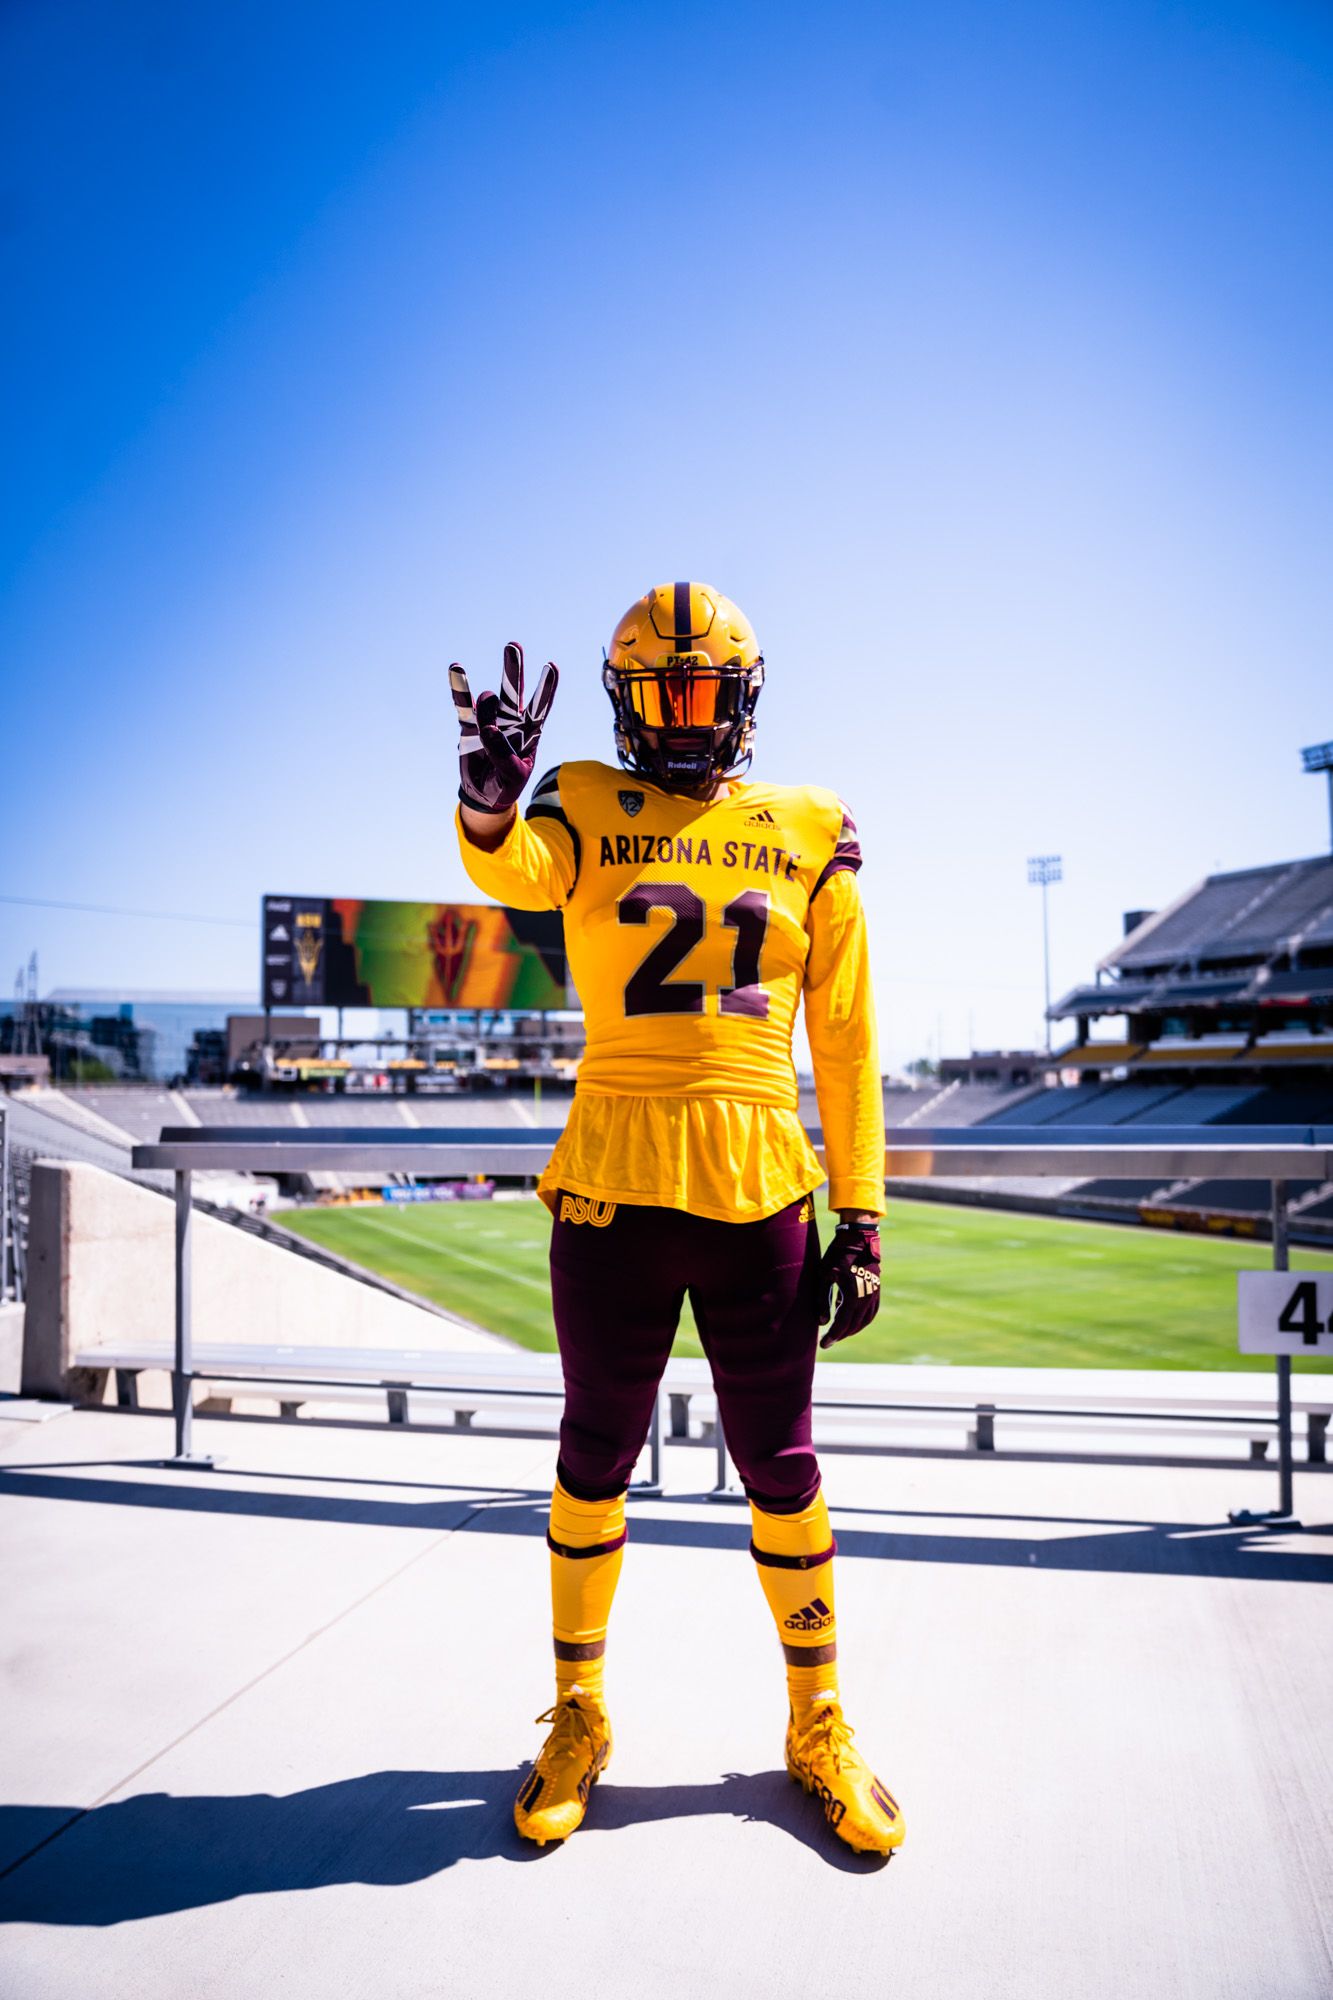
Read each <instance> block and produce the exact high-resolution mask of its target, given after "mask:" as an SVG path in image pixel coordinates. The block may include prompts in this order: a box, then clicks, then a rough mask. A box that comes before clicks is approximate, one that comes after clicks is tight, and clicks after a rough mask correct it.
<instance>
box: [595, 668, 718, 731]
mask: <svg viewBox="0 0 1333 2000" xmlns="http://www.w3.org/2000/svg"><path fill="white" fill-rule="evenodd" d="M620 680H621V685H622V686H623V687H624V688H625V690H626V691H627V693H628V695H629V699H630V706H631V707H632V708H633V710H634V713H635V714H636V715H637V716H638V718H639V720H640V721H641V722H644V723H646V724H647V725H648V727H649V728H650V729H712V728H716V727H717V726H718V725H719V724H726V723H732V722H735V721H737V720H738V719H739V717H740V716H741V714H742V712H743V708H744V697H745V686H746V677H745V675H744V674H741V673H724V672H722V671H721V670H720V669H719V668H717V667H653V668H645V669H644V670H642V671H641V672H638V673H626V674H622V675H621V676H620Z"/></svg>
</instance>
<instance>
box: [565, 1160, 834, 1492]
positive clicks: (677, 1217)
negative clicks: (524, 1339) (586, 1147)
mask: <svg viewBox="0 0 1333 2000" xmlns="http://www.w3.org/2000/svg"><path fill="white" fill-rule="evenodd" d="M609 1207H610V1204H608V1203H598V1202H591V1201H585V1200H583V1199H582V1198H580V1197H578V1196H574V1197H572V1198H570V1197H566V1196H565V1195H563V1194H562V1195H560V1196H559V1197H558V1199H557V1202H556V1220H555V1223H554V1225H553V1228H552V1231H551V1298H552V1303H553V1305H554V1308H555V1330H556V1336H557V1338H558V1340H559V1342H560V1359H561V1362H562V1363H563V1366H564V1375H565V1413H564V1417H563V1420H562V1422H561V1425H560V1463H559V1476H560V1479H561V1482H562V1484H563V1485H564V1487H565V1490H566V1491H567V1492H569V1493H572V1494H573V1495H574V1496H575V1498H576V1499H580V1500H602V1499H610V1498H611V1497H612V1496H613V1495H614V1494H617V1493H620V1492H623V1490H624V1488H625V1486H626V1485H627V1484H628V1481H629V1476H630V1473H631V1472H632V1471H633V1469H634V1462H635V1460H636V1459H637V1458H638V1456H639V1453H640V1451H641V1450H642V1449H643V1443H644V1439H645V1438H646V1436H647V1434H648V1425H649V1422H650V1421H651V1418H652V1412H653V1401H654V1398H655V1396H656V1394H657V1386H658V1383H659V1382H660V1381H661V1379H662V1371H663V1369H664V1368H665V1366H666V1362H667V1356H668V1355H669V1354H670V1352H671V1342H672V1339H673V1338H674V1335H675V1332H676V1326H677V1323H678V1321H679V1319H680V1309H681V1306H682V1304H683V1302H684V1299H685V1296H686V1294H687V1293H688V1294H689V1299H690V1304H691V1306H692V1307H693V1309H694V1318H695V1324H696V1325H697V1326H698V1329H699V1337H700V1339H701V1341H702V1342H703V1347H704V1352H705V1354H706V1355H707V1356H708V1360H709V1365H710V1366H711V1368H712V1371H713V1386H714V1388H715V1390H716V1391H717V1400H718V1408H719V1410H720V1412H721V1416H722V1428H723V1431H724V1433H725V1435H726V1440H727V1447H728V1449H729V1451H730V1453H731V1456H732V1458H733V1459H734V1461H735V1463H736V1468H737V1470H738V1471H739V1473H740V1475H741V1479H742V1480H743V1482H744V1484H745V1490H746V1492H747V1493H748V1494H749V1496H750V1498H751V1499H752V1500H753V1501H755V1503H756V1504H757V1505H758V1506H760V1507H763V1508H764V1509H766V1511H768V1512H769V1513H789V1512H790V1513H794V1512H798V1511H799V1510H800V1509H801V1508H802V1507H806V1506H808V1505H809V1503H810V1501H811V1500H812V1499H813V1497H814V1495H815V1492H816V1490H817V1489H818V1486H819V1467H818V1464H817V1463H816V1461H815V1454H814V1449H813V1447H812V1445H811V1442H810V1391H811V1385H812V1383H813V1381H814V1372H815V1347H816V1339H817V1335H818V1285H817V1278H818V1271H819V1237H818V1234H817V1232H816V1229H815V1223H814V1219H813V1210H814V1204H813V1202H811V1201H810V1200H809V1198H808V1197H807V1198H806V1199H803V1200H801V1201H795V1202H793V1203H792V1204H791V1205H790V1207H788V1208H784V1209H781V1210H779V1212H778V1213H777V1214H776V1215H769V1216H765V1217H764V1218H763V1220H762V1221H760V1222H712V1221H709V1220H708V1219H707V1218H706V1217H704V1216H701V1215H687V1214H685V1213H684V1212H683V1211H682V1210H680V1209H672V1208H635V1207H630V1206H627V1205H626V1204H624V1203H621V1204H618V1205H617V1206H616V1207H615V1209H614V1211H613V1212H612V1214H611V1218H610V1220H609V1221H607V1220H605V1219H604V1218H605V1216H606V1212H607V1209H608V1208H609ZM580 1214H581V1215H583V1216H584V1217H586V1218H587V1219H584V1220H575V1219H573V1217H574V1216H575V1215H580ZM803 1217H804V1218H805V1219H804V1220H803V1219H802V1218H803Z"/></svg>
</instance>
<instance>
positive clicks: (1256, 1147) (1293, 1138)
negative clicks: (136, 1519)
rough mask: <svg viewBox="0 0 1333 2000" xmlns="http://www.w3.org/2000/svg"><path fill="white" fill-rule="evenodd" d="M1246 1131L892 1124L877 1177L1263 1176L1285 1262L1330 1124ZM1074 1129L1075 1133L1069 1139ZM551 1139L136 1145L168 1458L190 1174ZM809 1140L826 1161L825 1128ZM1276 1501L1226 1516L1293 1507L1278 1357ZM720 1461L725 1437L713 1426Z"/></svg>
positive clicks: (182, 1400) (208, 1139) (498, 1134)
mask: <svg viewBox="0 0 1333 2000" xmlns="http://www.w3.org/2000/svg"><path fill="white" fill-rule="evenodd" d="M1245 1129H1246V1138H1245V1139H1244V1140H1243V1141H1242V1140H1236V1139H1226V1140H1222V1139H1219V1138H1217V1137H1216V1136H1215V1132H1216V1128H1209V1127H1207V1126H1198V1127H1195V1128H1185V1127H1179V1128H1175V1129H1174V1132H1173V1136H1172V1137H1171V1138H1167V1137H1166V1136H1165V1134H1162V1135H1161V1136H1159V1137H1158V1138H1157V1139H1156V1141H1155V1142H1147V1141H1145V1140H1143V1139H1141V1138H1136V1139H1129V1138H1125V1139H1116V1138H1112V1137H1110V1136H1109V1135H1107V1134H1106V1133H1104V1132H1098V1131H1097V1130H1096V1128H1089V1127H1084V1128H1082V1130H1081V1131H1079V1129H1078V1128H1074V1127H1066V1128H1065V1131H1066V1132H1067V1133H1068V1134H1069V1135H1070V1136H1069V1138H1068V1139H1067V1140H1064V1141H1063V1142H1062V1141H1055V1142H1053V1143H1052V1142H1051V1141H1046V1142H1040V1141H1034V1140H1033V1139H1032V1137H1031V1136H1030V1134H1029V1133H1024V1134H1022V1135H1021V1136H1016V1137H1015V1138H1014V1139H1012V1140H1010V1139H1008V1138H1007V1137H1006V1138H1002V1137H1001V1136H1000V1135H999V1134H998V1133H988V1134H987V1136H986V1139H985V1140H984V1141H983V1140H981V1139H979V1138H978V1136H977V1134H976V1132H975V1131H969V1130H968V1129H967V1128H962V1129H961V1130H950V1131H929V1130H926V1131H923V1130H921V1129H919V1128H918V1127H914V1126H912V1127H908V1126H899V1127H895V1128H891V1129H890V1130H889V1131H888V1132H886V1134H885V1154H884V1172H885V1176H886V1178H888V1179H901V1180H917V1179H920V1180H927V1179H934V1178H938V1177H955V1176H956V1177H959V1178H971V1177H974V1176H978V1175H986V1176H993V1177H995V1178H998V1179H1004V1178H1023V1179H1026V1178H1028V1177H1030V1176H1043V1177H1049V1178H1068V1177H1069V1176H1071V1175H1072V1176H1075V1177H1077V1178H1079V1179H1084V1178H1089V1177H1092V1176H1094V1175H1095V1176H1097V1177H1099V1178H1101V1179H1105V1180H1140V1179H1143V1178H1145V1177H1147V1176H1158V1177H1160V1178H1161V1180H1162V1181H1163V1182H1165V1181H1169V1180H1181V1179H1199V1180H1236V1179H1244V1180H1250V1179H1258V1180H1267V1181H1269V1182H1270V1183H1271V1187H1272V1227H1273V1269H1274V1270H1275V1271H1285V1270H1286V1269H1287V1268H1288V1263H1289V1259H1288V1248H1287V1197H1286V1183H1287V1181H1288V1180H1292V1179H1297V1178H1300V1179H1315V1180H1330V1179H1333V1128H1330V1127H1328V1126H1300V1127H1266V1128H1259V1130H1260V1131H1262V1132H1263V1134H1264V1136H1262V1137H1260V1136H1258V1135H1257V1134H1256V1133H1252V1132H1251V1130H1250V1128H1245ZM1076 1131H1077V1132H1078V1137H1077V1138H1075V1137H1074V1136H1073V1134H1074V1133H1075V1132H1076ZM559 1136H560V1134H559V1131H558V1130H551V1131H543V1132H538V1131H526V1132H517V1131H513V1130H512V1128H511V1129H510V1130H507V1131H496V1130H486V1131H476V1130H474V1131H473V1132H471V1133H469V1134H468V1135H467V1137H463V1136H462V1135H461V1133H460V1131H459V1130H457V1129H455V1130H453V1131H449V1130H447V1129H445V1130H442V1131H441V1132H440V1134H439V1136H437V1137H434V1138H426V1137H423V1135H422V1134H421V1133H420V1132H413V1131H410V1130H408V1129H407V1128H405V1127H395V1128H393V1129H388V1128H386V1129H384V1130H378V1129H372V1130H365V1129H363V1130H360V1131H351V1130H346V1129H341V1130H340V1129H338V1128H337V1127H333V1128H330V1129H329V1130H328V1131H326V1132H319V1131H312V1130H310V1129H308V1128H307V1129H304V1130H302V1131H301V1132H300V1133H299V1134H293V1133H292V1131H291V1129H290V1128H284V1129H282V1130H280V1131H275V1130H274V1129H272V1128H268V1129H263V1128H259V1129H253V1128H252V1129H250V1130H246V1129H243V1128H241V1129H238V1128H235V1127H230V1128H228V1127H222V1128H218V1127H209V1126H197V1127H191V1126H185V1127H180V1126H177V1127H168V1128H166V1129H164V1130H163V1132H162V1135H161V1137H160V1139H159V1140H158V1141H157V1143H156V1144H151V1145H140V1146H136V1147H135V1148H134V1154H133V1160H134V1165H135V1166H136V1167H166V1168H169V1169H170V1170H171V1171H172V1172H173V1173H174V1174H175V1177H176V1273H175V1276H176V1283H175V1295H176V1349H175V1362H174V1366H173V1369H172V1407H173V1414H174V1418H175V1426H176V1451H175V1456H174V1457H173V1458H172V1459H170V1460H167V1461H164V1462H165V1463H168V1464H171V1465H175V1466H199V1465H204V1466H206V1465H208V1464H210V1463H211V1461H210V1460H208V1459H207V1458H202V1459H200V1458H196V1457H195V1456H194V1454H193V1452H192V1451H191V1442H192V1431H193V1409H192V1404H191V1383H192V1381H193V1379H194V1372H193V1364H192V1336H191V1301H190V1263H191V1256H190V1247H191V1246H190V1239H191V1227H190V1224H191V1215H192V1211H193V1204H192V1200H191V1175H192V1173H193V1171H194V1170H196V1169H209V1168H213V1167H231V1168H234V1169H236V1170H238V1171H241V1172H264V1171H268V1172H270V1173H272V1172H277V1173H302V1172H308V1171H310V1170H312V1169H313V1170H319V1169H321V1168H323V1169H332V1170H334V1171H343V1172H346V1171H348V1170H353V1171H354V1170H357V1169H361V1168H366V1167H382V1168H384V1169H385V1170H386V1171H390V1172H397V1173H436V1174H442V1175H458V1174H484V1173H500V1174H510V1175H519V1176H528V1175H532V1174H537V1173H540V1171H541V1169H542V1168H543V1167H544V1166H545V1165H546V1162H547V1160H548V1159H549V1157H550V1153H551V1149H552V1147H553V1145H554V1144H555V1141H556V1140H557V1138H558V1137H559ZM811 1139H812V1142H813V1143H814V1144H815V1147H816V1150H817V1151H818V1152H819V1153H820V1158H821V1164H822V1163H823V1150H822V1145H821V1143H820V1142H821V1139H822V1135H821V1134H819V1133H818V1132H812V1134H811ZM1276 1372H1277V1425H1278V1505H1277V1507H1276V1509H1274V1510H1272V1511H1270V1512H1267V1513H1264V1514H1251V1513H1249V1512H1248V1511H1247V1510H1241V1511H1239V1512H1238V1513H1236V1514H1235V1515H1233V1517H1232V1518H1233V1519H1234V1520H1290V1519H1291V1517H1292V1511H1293V1490H1292V1489H1293V1467H1294V1461H1293V1452H1292V1409H1291V1357H1290V1355H1286V1354H1280V1355H1278V1356H1277V1371H1276ZM718 1436H719V1464H721V1463H722V1458H721V1454H722V1453H723V1452H725V1441H724V1440H723V1439H722V1437H721V1425H719V1426H718Z"/></svg>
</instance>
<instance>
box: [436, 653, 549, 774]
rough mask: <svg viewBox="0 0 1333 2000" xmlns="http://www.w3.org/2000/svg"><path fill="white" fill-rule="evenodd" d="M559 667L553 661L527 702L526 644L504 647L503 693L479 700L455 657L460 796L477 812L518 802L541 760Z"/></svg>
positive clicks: (453, 673) (451, 674) (481, 696)
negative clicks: (539, 753)
mask: <svg viewBox="0 0 1333 2000" xmlns="http://www.w3.org/2000/svg"><path fill="white" fill-rule="evenodd" d="M559 679H560V669H559V668H558V667H557V666H555V665H554V664H553V663H552V662H551V661H549V660H548V661H547V663H546V665H545V666H544V667H543V668H542V672H541V678H540V679H539V680H538V682H537V685H536V688H535V689H534V690H533V695H532V699H531V701H530V702H528V704H527V706H526V707H525V706H524V703H523V648H522V647H521V646H519V645H515V644H512V643H511V644H510V645H508V646H506V647H505V652H504V671H503V673H502V675H501V679H500V693H499V694H492V693H491V692H490V691H489V690H488V691H487V692H486V693H485V694H479V695H478V696H477V699H476V702H475V704H474V702H473V700H472V690H471V688H470V687H469V686H468V680H467V675H466V674H465V673H464V672H463V669H462V668H461V667H460V666H459V664H458V662H457V661H456V660H455V662H454V663H453V665H452V666H451V667H450V669H449V687H450V691H451V692H452V694H453V698H454V707H455V708H456V709H457V711H458V723H459V737H458V765H459V786H458V796H459V798H460V799H462V801H463V803H464V805H468V806H471V807H472V809H473V810H474V812H483V813H503V812H508V811H509V809H510V807H511V806H514V805H516V804H517V803H518V799H519V796H520V794H521V793H522V790H523V787H524V786H525V785H526V784H527V782H528V779H529V778H530V777H531V776H532V767H533V765H534V764H535V763H536V761H537V745H538V743H539V742H540V740H541V733H542V724H543V723H544V722H545V721H546V718H547V716H548V715H549V714H550V711H551V703H552V702H553V701H554V699H555V690H556V685H557V683H558V682H559Z"/></svg>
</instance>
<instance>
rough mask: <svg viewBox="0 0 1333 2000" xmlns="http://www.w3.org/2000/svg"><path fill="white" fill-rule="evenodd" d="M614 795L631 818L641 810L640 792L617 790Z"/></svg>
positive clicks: (641, 794)
mask: <svg viewBox="0 0 1333 2000" xmlns="http://www.w3.org/2000/svg"><path fill="white" fill-rule="evenodd" d="M616 797H617V798H618V799H619V800H620V804H621V808H622V810H623V811H625V812H627V813H628V814H629V816H630V818H631V819H634V818H636V817H637V815H638V814H639V813H641V812H642V811H643V793H642V792H617V793H616Z"/></svg>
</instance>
